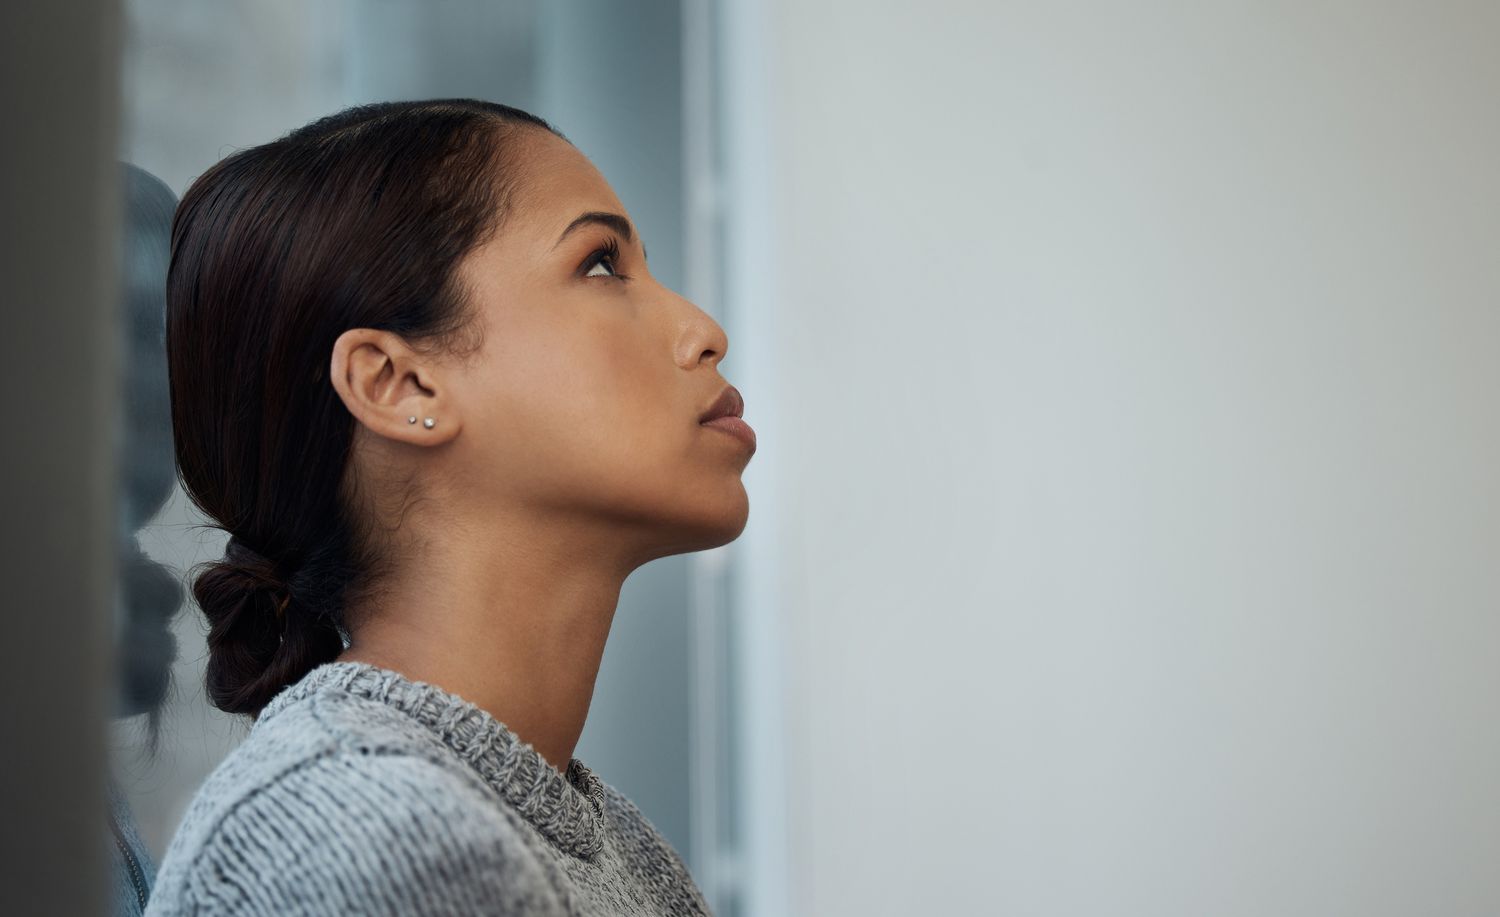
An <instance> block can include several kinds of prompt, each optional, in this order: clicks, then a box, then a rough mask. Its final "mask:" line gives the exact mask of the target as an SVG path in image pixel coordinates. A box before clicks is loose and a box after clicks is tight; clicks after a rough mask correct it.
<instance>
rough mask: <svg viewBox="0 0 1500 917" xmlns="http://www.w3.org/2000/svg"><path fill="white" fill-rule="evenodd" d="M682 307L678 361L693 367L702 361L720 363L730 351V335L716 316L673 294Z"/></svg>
mask: <svg viewBox="0 0 1500 917" xmlns="http://www.w3.org/2000/svg"><path fill="white" fill-rule="evenodd" d="M672 296H674V297H675V298H676V299H677V301H678V306H679V308H680V310H681V311H680V313H679V314H680V316H681V317H680V319H679V325H678V327H679V328H680V329H681V331H680V334H679V337H678V346H677V353H678V359H677V362H678V363H679V364H680V365H681V366H682V368H683V369H692V368H693V367H695V366H698V365H700V364H702V363H707V364H709V365H710V366H716V365H718V363H719V361H721V360H723V359H724V354H725V353H726V352H728V350H729V336H728V335H727V334H725V333H724V329H723V328H722V327H720V325H719V323H718V322H716V321H714V318H713V316H711V315H709V314H708V313H707V312H705V311H703V310H702V309H700V308H698V306H697V305H696V304H694V303H693V302H692V301H691V300H689V299H688V298H687V297H685V296H679V295H678V294H676V293H673V294H672Z"/></svg>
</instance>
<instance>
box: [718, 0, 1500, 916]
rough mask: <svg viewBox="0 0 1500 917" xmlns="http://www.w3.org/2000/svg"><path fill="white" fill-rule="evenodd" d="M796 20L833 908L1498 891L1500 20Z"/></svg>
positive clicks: (801, 844) (779, 80)
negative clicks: (1499, 110)
mask: <svg viewBox="0 0 1500 917" xmlns="http://www.w3.org/2000/svg"><path fill="white" fill-rule="evenodd" d="M766 21H767V36H766V39H765V40H766V42H767V46H766V47H765V48H762V49H760V50H761V52H763V53H764V54H766V55H767V56H768V59H769V60H771V61H773V62H774V66H772V67H769V68H767V69H768V71H769V74H770V83H769V84H768V87H767V88H766V89H765V105H764V110H763V111H762V112H760V118H761V120H760V121H759V124H760V126H761V127H763V128H765V131H766V134H767V136H769V138H770V139H769V141H768V144H769V151H770V157H771V158H770V163H771V165H770V167H769V169H768V170H767V172H766V174H765V175H764V176H762V180H761V181H760V182H759V183H755V182H751V183H750V184H749V186H748V187H746V188H744V189H741V196H740V197H739V198H738V199H737V200H736V201H735V202H734V204H733V206H738V205H739V204H741V203H744V204H747V205H748V206H752V207H753V206H754V204H755V200H756V196H757V195H769V196H770V199H771V205H770V206H771V207H772V208H773V210H774V214H773V216H772V217H768V219H770V220H772V222H770V223H769V226H770V227H771V230H772V231H771V232H770V240H771V250H770V251H769V252H768V253H761V255H758V254H757V253H756V252H754V251H752V252H751V253H750V254H751V256H752V257H757V258H758V260H752V261H751V262H750V263H749V264H748V265H745V267H744V269H743V272H742V273H741V274H740V280H739V284H740V285H741V286H748V287H749V288H752V289H758V290H759V291H760V292H762V293H765V294H766V295H764V296H762V297H761V298H760V299H758V300H757V301H755V302H754V305H755V306H756V307H757V308H759V309H761V310H763V311H764V314H763V315H759V316H753V317H749V318H746V319H745V320H746V321H747V322H749V323H750V326H749V327H751V328H752V330H757V331H764V330H766V329H770V330H771V331H773V332H774V337H765V338H763V339H762V343H763V344H765V345H766V346H765V347H763V348H762V349H761V351H760V353H759V354H758V356H757V357H756V359H761V360H764V361H767V365H774V367H775V373H776V379H775V382H776V385H775V386H774V387H769V388H767V389H766V392H779V393H780V394H779V395H778V396H777V400H776V401H775V403H774V404H772V405H769V406H767V407H766V408H764V409H761V408H756V409H755V410H763V411H764V412H765V413H764V414H760V415H758V414H756V413H755V411H753V410H752V411H747V415H746V416H747V419H750V420H751V422H752V424H754V423H756V418H757V417H758V416H766V415H769V416H770V417H771V418H773V420H774V429H776V430H777V431H778V432H777V436H776V437H770V436H763V440H762V448H761V450H760V452H759V453H758V454H757V459H756V461H757V463H761V462H763V461H765V462H770V463H772V466H771V467H761V468H759V469H757V471H756V473H757V474H768V473H772V472H774V475H775V479H776V480H777V481H778V482H779V484H778V487H777V488H776V489H774V490H770V491H767V490H765V489H758V490H757V489H753V488H752V492H753V493H755V495H756V499H757V500H759V501H760V503H759V505H758V510H757V512H758V513H762V514H761V515H758V517H757V519H756V520H752V525H756V524H757V523H758V522H760V523H764V522H765V521H766V520H767V519H773V520H776V522H775V524H776V526H777V527H776V528H775V530H774V531H773V532H769V533H759V534H756V535H755V536H754V537H756V538H758V539H759V543H761V544H764V545H769V546H772V547H773V548H774V556H773V557H772V558H771V559H769V560H767V559H764V558H756V563H755V565H754V566H753V567H752V568H751V569H750V570H749V571H748V575H749V576H751V577H758V576H762V575H764V576H768V577H775V578H776V579H777V581H778V582H780V583H781V584H782V588H781V589H780V591H779V592H778V593H776V594H775V595H774V596H765V597H763V604H762V606H761V607H760V608H758V609H750V610H749V613H751V614H756V613H757V612H766V613H768V614H772V613H774V614H775V615H776V616H777V620H779V621H780V622H781V625H782V631H781V633H780V645H781V648H782V653H781V655H780V657H779V658H781V659H782V661H783V662H784V664H785V667H786V671H785V674H786V682H785V692H786V695H787V698H788V699H789V700H788V702H787V703H786V704H785V706H784V708H783V712H784V716H785V719H786V723H787V733H786V741H787V751H786V767H787V771H786V773H787V777H786V781H787V786H788V790H789V794H790V795H789V800H788V806H787V810H786V811H787V813H788V814H787V817H788V819H789V822H788V827H789V831H788V833H787V835H786V837H787V840H788V843H789V844H790V848H789V853H788V855H787V858H786V859H787V863H788V869H789V877H790V885H791V890H792V894H791V897H792V907H791V912H792V913H795V914H803V915H819V917H829V915H840V914H851V915H852V914H859V915H880V914H912V913H996V914H1017V915H1022V914H1024V915H1084V914H1110V915H1121V917H1123V915H1141V917H1148V915H1149V917H1171V915H1181V917H1190V915H1191V917H1197V915H1203V914H1215V915H1237V914H1243V915H1267V914H1276V915H1281V917H1291V915H1309V917H1311V915H1318V917H1327V915H1334V914H1341V915H1362V917H1374V915H1390V917H1397V915H1411V914H1445V915H1456V914H1475V915H1478V914H1493V913H1497V912H1500V870H1496V868H1495V864H1496V863H1497V862H1500V782H1497V781H1496V779H1495V775H1496V774H1497V773H1500V720H1497V718H1496V717H1495V716H1494V709H1495V704H1496V701H1497V698H1500V613H1497V611H1500V578H1497V577H1496V575H1495V571H1496V569H1500V556H1497V554H1500V360H1497V359H1496V349H1497V343H1500V308H1497V302H1500V259H1497V258H1496V252H1497V249H1500V245H1497V243H1500V171H1497V170H1496V169H1495V167H1494V164H1495V163H1496V162H1500V121H1497V119H1496V117H1495V111H1496V107H1495V106H1496V100H1497V92H1500V55H1496V53H1495V49H1496V48H1497V47H1500V10H1497V8H1496V7H1494V6H1493V5H1486V4H1458V3H1434V4H1397V3H1353V2H1342V3H1321V4H1272V3H1261V4H1224V3H1214V4H1174V3H1159V2H1156V3H1138V4H1129V5H1126V4H1110V3H1075V2H1070V3H1057V4H1041V3H1032V4H1019V3H990V2H986V3H977V2H974V3H965V2H938V3H923V4H917V3H902V4H884V5H882V6H881V7H880V12H879V14H878V15H872V14H871V8H870V6H869V5H868V4H865V3H858V2H852V0H825V2H820V3H800V2H794V0H780V2H777V3H775V4H773V5H772V6H771V8H770V10H769V12H768V14H767V19H766ZM742 165H743V167H744V169H746V170H748V171H749V172H751V173H752V174H753V173H754V172H755V169H756V166H755V164H754V163H750V164H748V165H747V164H742ZM762 255H763V256H762ZM746 275H756V276H751V277H749V279H746ZM762 275H763V276H767V277H771V278H774V286H773V287H771V288H769V289H767V288H765V287H764V286H760V287H757V286H756V285H757V284H761V283H762V281H761V280H760V279H759V278H760V276H762ZM752 339H754V335H752ZM758 395H761V396H763V395H764V393H763V392H761V390H760V389H754V390H751V389H747V391H746V397H747V402H748V403H749V404H750V405H751V406H755V405H757V404H760V403H762V402H763V400H764V399H763V397H762V399H761V401H758V400H757V397H758ZM758 429H759V427H758ZM762 432H764V431H762ZM767 501H771V502H773V503H774V504H775V510H776V511H775V512H773V513H771V514H770V516H767V515H764V514H763V510H764V509H765V506H766V503H767ZM747 534H748V533H747ZM773 603H774V605H775V607H774V608H772V607H771V605H772V604H773ZM762 661H763V660H762ZM757 683H758V682H756V679H755V677H754V673H752V677H751V684H752V685H753V684H757ZM761 683H763V682H761ZM766 875H767V876H769V877H771V878H772V879H774V873H766ZM758 878H759V877H755V879H752V881H755V880H756V879H758ZM764 913H774V911H771V910H767V911H764Z"/></svg>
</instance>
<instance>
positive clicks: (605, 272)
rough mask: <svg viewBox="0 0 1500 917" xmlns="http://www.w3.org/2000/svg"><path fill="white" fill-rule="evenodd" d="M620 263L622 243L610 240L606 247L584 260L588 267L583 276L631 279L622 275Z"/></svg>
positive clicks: (600, 248) (603, 246)
mask: <svg viewBox="0 0 1500 917" xmlns="http://www.w3.org/2000/svg"><path fill="white" fill-rule="evenodd" d="M619 262H620V243H618V242H616V241H615V240H614V239H610V240H609V241H608V242H606V243H605V244H604V245H601V246H600V247H599V248H597V249H595V250H594V251H593V252H591V253H590V254H589V256H588V258H586V259H584V262H583V263H584V264H585V265H587V267H586V269H585V270H584V274H583V276H585V277H614V278H615V279H617V280H629V279H630V278H628V277H626V276H625V275H624V274H621V273H620V269H619V267H618V265H619Z"/></svg>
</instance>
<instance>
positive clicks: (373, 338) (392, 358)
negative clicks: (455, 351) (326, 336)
mask: <svg viewBox="0 0 1500 917" xmlns="http://www.w3.org/2000/svg"><path fill="white" fill-rule="evenodd" d="M329 378H330V380H331V381H332V382H333V387H334V389H335V391H337V392H338V395H339V398H340V399H341V400H342V401H343V402H344V406H345V407H346V408H348V410H349V413H350V414H352V415H353V416H354V418H355V419H356V420H358V421H359V422H360V423H361V424H362V425H363V426H365V427H366V428H368V429H369V430H370V432H372V433H376V434H378V435H380V436H382V437H385V438H387V439H393V440H398V441H401V442H409V443H416V444H420V445H431V444H435V443H439V442H443V441H446V440H448V439H451V438H452V437H453V436H454V435H455V434H456V433H457V432H458V429H457V428H458V425H457V423H455V422H452V421H453V411H452V409H451V408H452V406H451V405H445V403H444V402H445V401H446V398H445V393H444V392H443V391H442V385H441V383H440V382H439V381H438V376H437V373H436V370H435V369H434V368H433V367H431V366H429V365H427V363H426V362H425V361H424V360H423V359H422V358H421V356H420V355H419V354H417V353H416V352H414V351H413V350H412V349H411V348H410V347H408V346H407V345H406V342H405V341H403V340H402V339H401V337H400V336H399V335H396V334H393V333H391V332H388V331H378V330H376V329H373V328H351V329H350V330H348V331H345V332H344V333H343V334H341V335H339V337H338V340H336V341H335V342H334V346H333V354H332V357H331V360H330V365H329ZM445 407H446V408H447V411H446V413H447V421H448V422H445V423H441V424H440V423H439V417H440V412H442V411H444V409H445Z"/></svg>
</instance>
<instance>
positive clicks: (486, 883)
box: [146, 662, 709, 917]
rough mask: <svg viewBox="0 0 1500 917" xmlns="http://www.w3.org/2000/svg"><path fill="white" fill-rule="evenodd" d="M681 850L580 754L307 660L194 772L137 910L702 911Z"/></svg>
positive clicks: (432, 691) (435, 692) (443, 702)
mask: <svg viewBox="0 0 1500 917" xmlns="http://www.w3.org/2000/svg"><path fill="white" fill-rule="evenodd" d="M708 913H709V911H708V906H707V905H706V904H705V903H704V900H703V896H702V895H701V894H700V893H699V891H698V888H697V886H696V885H694V884H693V880H692V877H691V876H690V875H689V874H688V872H687V869H686V867H685V866H684V865H683V862H682V860H681V858H680V857H679V856H678V855H677V852H676V851H675V850H673V848H672V846H671V844H669V843H668V842H667V840H666V839H665V838H663V837H662V836H661V834H660V833H658V832H657V830H656V828H655V827H654V826H652V824H651V823H650V822H649V821H648V820H647V819H646V817H645V816H644V815H642V814H641V811H640V809H638V808H637V807H636V806H635V805H634V804H633V803H631V802H630V800H628V799H626V798H625V796H624V795H622V794H621V793H620V792H619V791H618V790H616V789H614V788H613V787H611V786H609V785H608V784H606V783H604V782H603V781H601V780H600V779H599V778H598V777H596V776H595V775H594V774H593V773H592V772H591V771H590V770H589V769H588V768H587V767H586V766H584V764H583V762H582V761H579V760H578V759H577V758H574V759H573V760H572V761H571V762H569V764H568V768H567V772H566V774H564V773H562V772H560V771H558V770H557V769H556V768H555V767H553V766H552V765H551V764H549V763H548V762H547V760H546V759H545V758H543V757H542V755H541V753H540V752H538V751H537V750H536V749H535V748H533V747H532V746H531V745H530V743H527V742H523V741H521V740H520V739H519V738H518V737H517V736H516V735H515V734H514V733H513V732H511V731H510V729H509V728H507V727H506V726H505V725H504V724H502V723H501V722H500V721H499V720H497V719H495V718H494V717H493V716H491V715H490V714H488V713H486V712H485V711H484V710H482V709H480V708H479V707H478V706H476V705H474V704H472V703H470V702H469V701H466V700H464V699H463V698H462V697H459V696H458V695H456V694H452V693H449V692H448V691H445V690H443V689H442V688H439V687H437V686H435V685H430V684H427V683H426V682H421V681H416V680H413V679H408V678H407V677H405V676H404V675H402V674H400V673H398V672H395V671H392V670H390V669H385V668H381V667H378V666H374V665H371V664H369V663H364V662H330V663H325V664H323V665H320V666H318V667H317V668H315V669H313V670H312V671H311V672H309V673H308V674H307V675H306V676H305V677H303V679H302V680H300V681H298V682H297V683H296V684H294V685H291V686H289V687H287V688H285V689H284V690H282V692H281V693H279V694H277V695H276V697H275V698H273V699H272V700H271V702H270V703H269V704H268V705H267V706H266V708H265V710H263V711H262V712H261V715H260V718H259V719H258V720H256V722H255V725H254V726H253V727H251V730H250V734H249V735H248V736H247V737H246V738H245V740H244V741H243V742H242V743H240V745H239V746H238V747H236V748H235V749H234V751H232V752H231V753H230V754H229V756H228V757H226V758H225V759H224V761H222V762H221V763H220V764H219V766H218V767H217V768H216V769H215V770H214V772H213V773H212V774H210V775H209V777H208V779H207V780H205V781H204V783H203V785H202V787H200V788H199V790H198V792H197V794H196V795H195V796H194V797H193V799H192V801H191V802H190V803H189V805H188V809H187V812H186V813H185V814H184V816H183V819H182V823H181V825H180V826H179V827H178V830H177V833H176V835H174V836H173V838H172V841H171V843H170V844H169V845H168V847H167V851H166V853H165V855H164V856H163V857H162V861H161V864H160V866H159V869H158V873H157V878H156V883H155V886H154V888H153V889H152V892H151V899H150V902H149V904H148V905H147V908H146V915H147V917H167V915H182V914H277V915H296V914H402V915H429V914H433V915H435V914H498V915H507V914H542V915H563V914H568V915H594V914H598V915H606V914H607V915H612V917H615V915H627V914H641V915H646V914H657V915H689V914H699V915H707V914H708Z"/></svg>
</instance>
